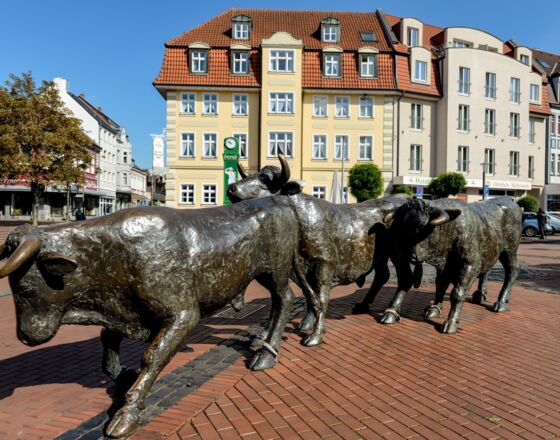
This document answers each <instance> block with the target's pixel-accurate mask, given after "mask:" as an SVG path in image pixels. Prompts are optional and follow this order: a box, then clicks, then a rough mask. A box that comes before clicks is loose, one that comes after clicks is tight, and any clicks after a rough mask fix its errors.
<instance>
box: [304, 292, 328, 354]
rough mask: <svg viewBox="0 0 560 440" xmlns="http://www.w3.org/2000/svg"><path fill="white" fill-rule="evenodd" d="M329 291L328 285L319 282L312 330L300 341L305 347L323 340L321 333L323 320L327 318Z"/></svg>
mask: <svg viewBox="0 0 560 440" xmlns="http://www.w3.org/2000/svg"><path fill="white" fill-rule="evenodd" d="M329 292H330V286H329V285H327V284H326V283H320V287H319V298H318V302H319V304H318V307H317V318H316V319H315V325H314V326H313V331H312V332H311V333H310V334H309V335H307V336H305V337H304V338H303V339H302V340H301V343H302V345H305V346H306V347H314V346H316V345H319V344H320V343H321V342H322V341H323V334H324V333H325V327H326V324H325V321H326V319H327V309H328V307H329Z"/></svg>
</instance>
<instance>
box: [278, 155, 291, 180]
mask: <svg viewBox="0 0 560 440" xmlns="http://www.w3.org/2000/svg"><path fill="white" fill-rule="evenodd" d="M278 160H279V161H280V164H281V165H282V176H281V178H280V179H281V184H282V185H284V184H285V183H286V182H288V180H290V165H288V161H287V160H286V158H285V157H284V155H283V154H282V153H279V154H278Z"/></svg>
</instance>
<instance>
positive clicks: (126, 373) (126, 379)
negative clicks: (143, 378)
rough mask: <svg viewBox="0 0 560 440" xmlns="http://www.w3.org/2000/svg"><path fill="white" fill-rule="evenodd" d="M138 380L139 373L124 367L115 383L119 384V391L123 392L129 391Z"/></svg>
mask: <svg viewBox="0 0 560 440" xmlns="http://www.w3.org/2000/svg"><path fill="white" fill-rule="evenodd" d="M136 379H138V373H137V372H136V370H133V369H132V368H124V367H123V369H122V370H121V372H120V373H119V375H118V377H117V379H116V380H115V383H116V384H117V387H119V389H121V390H122V391H128V390H129V389H130V387H131V386H132V385H133V384H134V382H136Z"/></svg>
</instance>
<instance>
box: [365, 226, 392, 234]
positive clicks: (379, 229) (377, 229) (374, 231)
mask: <svg viewBox="0 0 560 440" xmlns="http://www.w3.org/2000/svg"><path fill="white" fill-rule="evenodd" d="M386 230H387V227H386V226H385V225H384V224H383V223H376V224H374V225H373V226H372V227H371V228H369V231H368V235H373V234H379V233H381V232H384V231H386Z"/></svg>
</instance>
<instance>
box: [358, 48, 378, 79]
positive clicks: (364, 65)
mask: <svg viewBox="0 0 560 440" xmlns="http://www.w3.org/2000/svg"><path fill="white" fill-rule="evenodd" d="M360 76H361V77H362V78H375V77H376V76H377V55H375V54H371V53H367V54H360Z"/></svg>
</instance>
